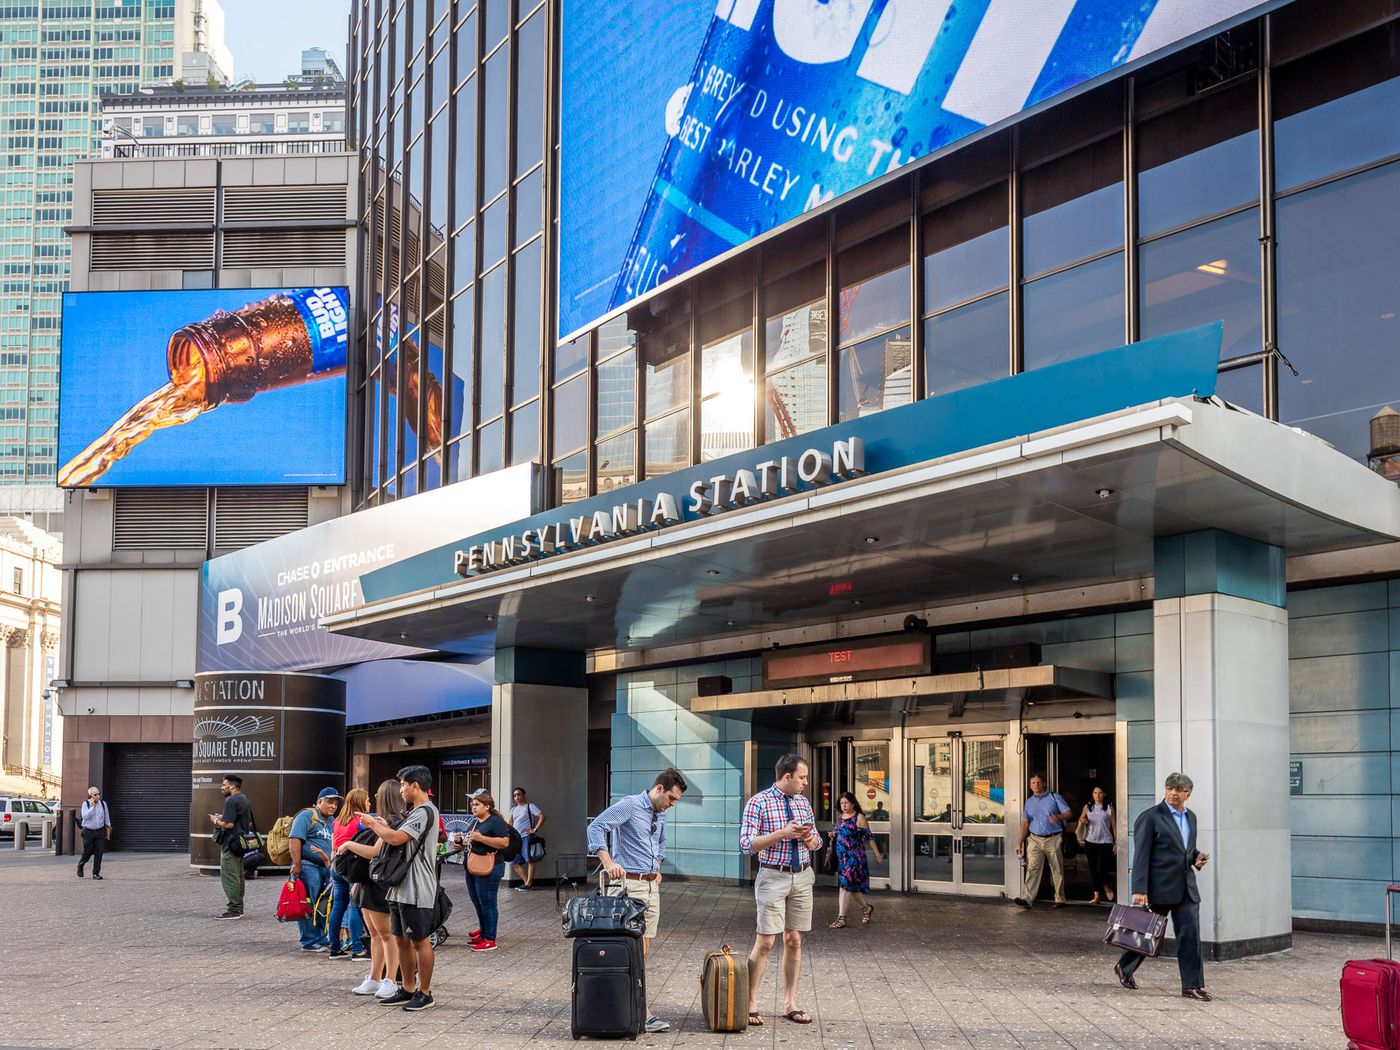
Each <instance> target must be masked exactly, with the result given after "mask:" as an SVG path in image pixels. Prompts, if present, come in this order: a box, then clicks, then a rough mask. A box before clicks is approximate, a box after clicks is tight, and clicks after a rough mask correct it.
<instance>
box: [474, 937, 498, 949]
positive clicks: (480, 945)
mask: <svg viewBox="0 0 1400 1050" xmlns="http://www.w3.org/2000/svg"><path fill="white" fill-rule="evenodd" d="M495 950H496V942H495V941H488V940H487V939H486V938H485V937H481V938H478V939H477V940H475V941H473V942H472V951H474V952H494V951H495Z"/></svg>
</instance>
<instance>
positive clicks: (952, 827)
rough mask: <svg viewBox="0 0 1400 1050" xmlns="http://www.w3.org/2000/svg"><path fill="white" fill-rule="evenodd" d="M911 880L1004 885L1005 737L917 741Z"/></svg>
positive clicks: (990, 889)
mask: <svg viewBox="0 0 1400 1050" xmlns="http://www.w3.org/2000/svg"><path fill="white" fill-rule="evenodd" d="M912 747H913V759H912V761H911V763H910V768H911V769H912V770H913V780H914V784H913V787H914V814H913V818H914V819H913V821H912V825H911V826H912V830H913V840H914V841H913V846H914V848H913V869H914V870H913V873H912V875H913V882H914V885H915V886H916V887H917V888H918V889H921V890H935V891H939V890H941V891H945V892H949V893H967V894H977V895H987V896H992V895H995V894H999V893H1001V892H1002V891H1003V889H1004V888H1005V886H1006V739H1005V737H1001V736H976V737H964V736H962V735H961V734H957V733H950V734H948V735H947V736H940V737H926V738H921V739H917V740H914V741H913V742H912Z"/></svg>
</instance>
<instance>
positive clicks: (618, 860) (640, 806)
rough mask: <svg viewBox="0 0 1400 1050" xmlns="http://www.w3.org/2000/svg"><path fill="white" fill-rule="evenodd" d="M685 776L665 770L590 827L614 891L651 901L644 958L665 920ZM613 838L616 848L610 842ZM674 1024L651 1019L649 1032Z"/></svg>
mask: <svg viewBox="0 0 1400 1050" xmlns="http://www.w3.org/2000/svg"><path fill="white" fill-rule="evenodd" d="M685 788H686V783H685V777H683V776H681V775H680V773H678V772H677V771H676V770H674V769H663V770H662V771H661V772H660V773H658V774H657V776H656V779H655V780H654V781H653V782H652V785H651V788H650V789H649V790H647V791H642V792H639V793H638V794H636V795H628V796H627V797H626V798H623V799H619V800H618V801H616V802H614V803H613V804H612V805H611V806H609V807H608V808H607V809H605V810H603V812H602V813H600V814H599V815H598V816H596V817H594V818H593V823H591V824H589V825H588V852H589V853H593V854H596V855H597V857H598V859H599V860H600V861H601V862H602V864H603V870H604V871H605V872H607V873H608V878H609V879H611V880H613V883H614V885H613V886H612V887H611V888H610V890H609V892H610V893H613V894H618V895H620V894H623V893H625V894H627V896H629V897H637V898H639V899H641V900H643V901H645V902H646V906H647V910H646V930H645V931H644V932H643V934H642V956H643V958H645V957H646V956H648V955H650V954H651V942H652V938H654V937H655V936H656V928H657V925H658V924H659V923H660V921H661V862H662V861H663V860H665V859H666V811H667V810H668V809H670V808H671V807H672V806H674V805H675V804H676V803H677V802H679V801H680V799H681V795H682V794H684V793H685ZM609 835H611V836H612V849H611V850H610V849H608V840H607V837H608V836H609ZM670 1028H671V1026H670V1024H669V1023H667V1022H666V1021H663V1020H661V1018H659V1017H657V1016H656V1015H654V1014H648V1015H647V1024H646V1029H647V1031H648V1032H666V1031H669V1030H670Z"/></svg>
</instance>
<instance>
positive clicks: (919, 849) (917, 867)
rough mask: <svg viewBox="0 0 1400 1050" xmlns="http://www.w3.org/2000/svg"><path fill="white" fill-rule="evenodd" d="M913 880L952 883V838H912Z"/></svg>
mask: <svg viewBox="0 0 1400 1050" xmlns="http://www.w3.org/2000/svg"><path fill="white" fill-rule="evenodd" d="M914 879H915V881H916V882H952V881H953V836H952V835H915V836H914Z"/></svg>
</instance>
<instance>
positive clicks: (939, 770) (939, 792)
mask: <svg viewBox="0 0 1400 1050" xmlns="http://www.w3.org/2000/svg"><path fill="white" fill-rule="evenodd" d="M914 819H915V820H920V821H925V822H928V823H934V824H951V823H952V822H953V743H952V741H951V740H935V741H934V742H933V743H931V744H922V743H921V744H918V745H917V746H916V747H915V748H914Z"/></svg>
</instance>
